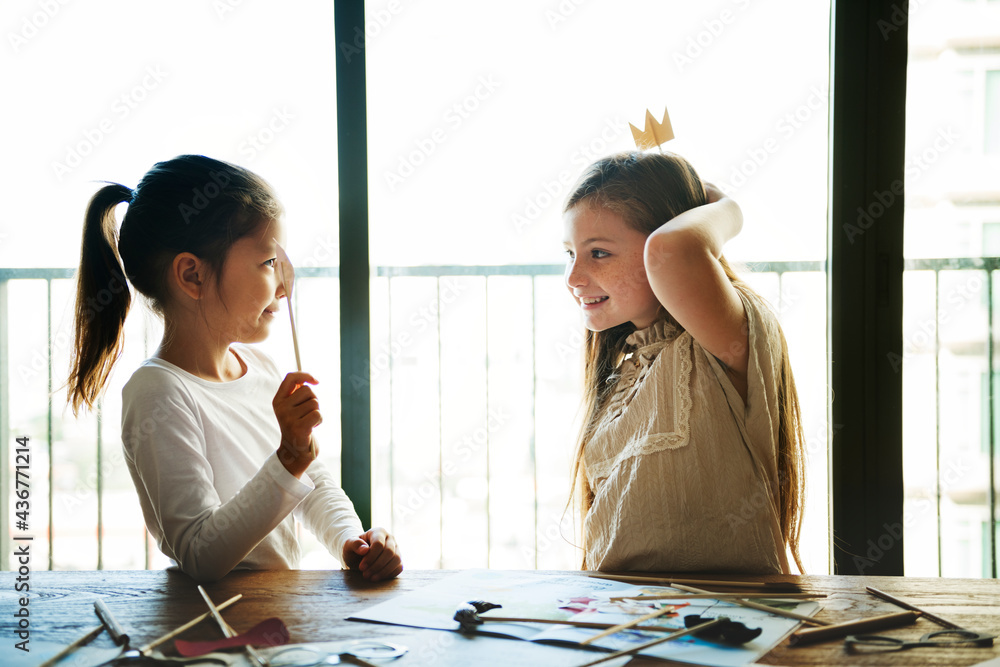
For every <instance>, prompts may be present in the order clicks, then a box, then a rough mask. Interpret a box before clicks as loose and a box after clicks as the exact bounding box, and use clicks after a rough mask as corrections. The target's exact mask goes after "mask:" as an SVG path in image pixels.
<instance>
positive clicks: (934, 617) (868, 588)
mask: <svg viewBox="0 0 1000 667" xmlns="http://www.w3.org/2000/svg"><path fill="white" fill-rule="evenodd" d="M865 590H866V591H868V592H869V593H871V594H872V595H874V596H876V597H880V598H882V599H883V600H886V601H888V602H891V603H893V604H894V605H896V606H897V607H902V608H903V609H909V610H910V611H919V612H920V613H921V614H923V615H924V618H926V619H927V620H929V621H934V622H935V623H937V624H938V625H940V626H941V627H944V628H948V629H949V630H961V629H962V628H961V627H960V626H958V625H956V624H954V623H952V622H951V621H946V620H944V619H943V618H941V617H940V616H937V615H935V614H932V613H930V612H929V611H924V610H923V609H920V608H919V607H914V606H913V605H912V604H910V603H909V602H903V601H902V600H900V599H899V598H896V597H893V596H891V595H889V594H888V593H886V592H884V591H880V590H879V589H877V588H872V587H871V586H865Z"/></svg>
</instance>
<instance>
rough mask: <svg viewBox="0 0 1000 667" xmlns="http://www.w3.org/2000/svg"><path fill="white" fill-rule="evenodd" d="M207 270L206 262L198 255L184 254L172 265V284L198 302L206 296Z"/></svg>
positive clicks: (177, 257) (175, 258)
mask: <svg viewBox="0 0 1000 667" xmlns="http://www.w3.org/2000/svg"><path fill="white" fill-rule="evenodd" d="M206 269H207V267H206V265H205V262H203V261H202V260H201V258H199V257H198V256H197V255H193V254H191V253H189V252H182V253H180V254H178V255H177V256H176V257H174V261H173V262H172V263H171V265H170V282H171V283H173V285H174V287H175V288H177V289H179V290H180V291H181V292H182V293H183V294H186V295H187V296H188V298H190V299H192V300H194V301H198V300H200V299H201V298H202V296H203V295H204V290H205V283H206V280H205V279H206V278H207V275H208V274H207V270H206Z"/></svg>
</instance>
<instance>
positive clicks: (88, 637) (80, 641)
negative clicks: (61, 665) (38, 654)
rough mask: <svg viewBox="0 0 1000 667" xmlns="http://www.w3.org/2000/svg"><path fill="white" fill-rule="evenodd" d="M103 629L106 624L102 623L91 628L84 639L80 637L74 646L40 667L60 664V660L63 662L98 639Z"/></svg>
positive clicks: (68, 647) (39, 666) (71, 645)
mask: <svg viewBox="0 0 1000 667" xmlns="http://www.w3.org/2000/svg"><path fill="white" fill-rule="evenodd" d="M103 629H104V624H103V623H101V624H100V625H98V626H97V627H96V628H91V629H90V630H87V633H86V634H85V635H83V636H82V637H80V638H79V639H77V640H76V641H75V642H73V643H72V644H70V645H69V646H67V647H66V648H64V649H63V650H61V651H59V652H58V653H56V654H55V655H54V656H52V657H51V658H49V659H48V660H46V661H45V662H43V663H42V664H40V665H38V667H51V665H54V664H56V663H57V662H59V661H60V660H62V659H63V658H64V657H66V656H67V655H69V654H70V653H72V652H73V651H75V650H76V649H78V648H80V647H81V646H83V645H84V644H86V643H87V642H89V641H90V640H91V639H93V638H94V637H96V636H97V635H99V634H101V630H103Z"/></svg>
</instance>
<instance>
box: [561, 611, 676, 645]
mask: <svg viewBox="0 0 1000 667" xmlns="http://www.w3.org/2000/svg"><path fill="white" fill-rule="evenodd" d="M672 611H675V610H674V608H673V607H671V606H670V605H667V606H665V607H663V609H657V610H656V611H653V612H650V613H648V614H646V615H645V616H640V617H638V618H636V619H633V620H631V621H628V622H627V623H621V624H619V625H613V626H611V627H610V628H608V629H607V630H603V631H601V632H598V633H597V634H596V635H594V636H593V637H588V638H586V639H584V640H583V641H582V642H580V644H581V645H586V644H590V643H592V642H595V641H597V640H598V639H603V638H604V637H607V636H608V635H613V634H615V633H616V632H621V631H622V630H628V629H629V628H632V627H635V626H636V625H639V624H640V623H642V622H643V621H649V620H652V619H654V618H659V617H660V616H663V615H664V614H669V613H670V612H672Z"/></svg>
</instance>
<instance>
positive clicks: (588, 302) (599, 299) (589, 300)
mask: <svg viewBox="0 0 1000 667" xmlns="http://www.w3.org/2000/svg"><path fill="white" fill-rule="evenodd" d="M607 300H608V297H606V296H595V297H585V296H582V297H580V303H581V304H582V305H584V306H593V305H596V304H598V303H604V302H605V301H607Z"/></svg>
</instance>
